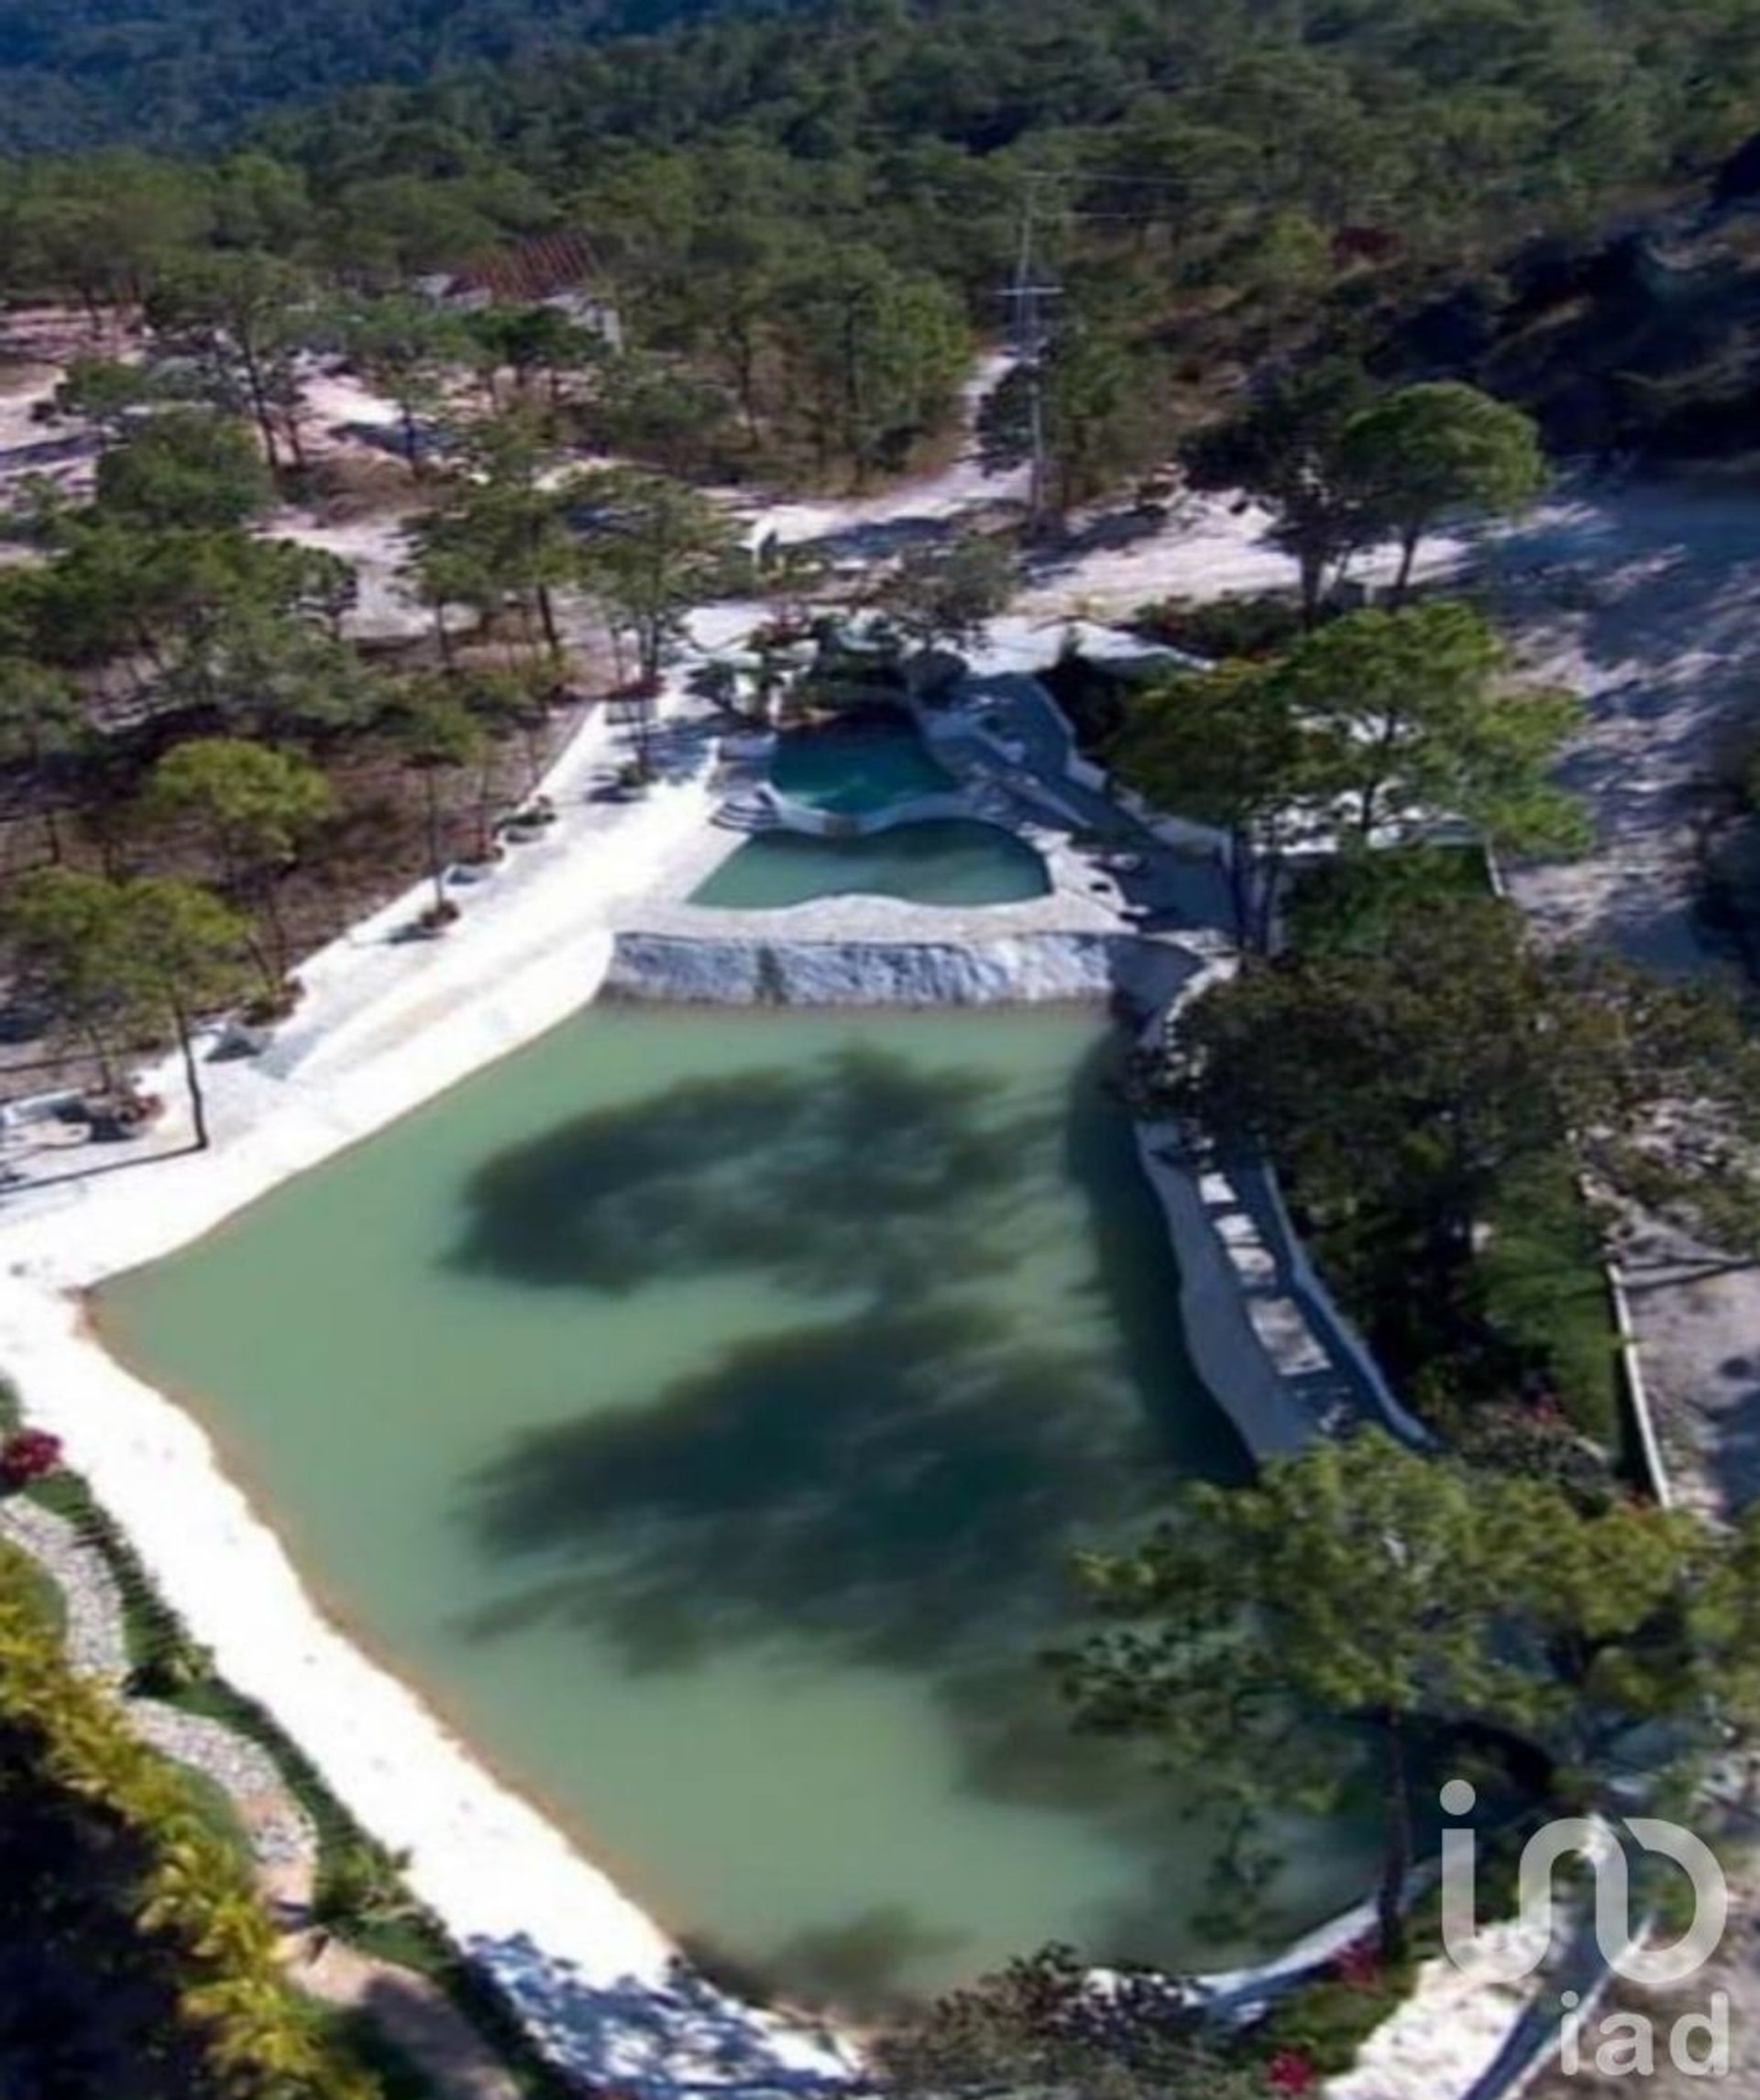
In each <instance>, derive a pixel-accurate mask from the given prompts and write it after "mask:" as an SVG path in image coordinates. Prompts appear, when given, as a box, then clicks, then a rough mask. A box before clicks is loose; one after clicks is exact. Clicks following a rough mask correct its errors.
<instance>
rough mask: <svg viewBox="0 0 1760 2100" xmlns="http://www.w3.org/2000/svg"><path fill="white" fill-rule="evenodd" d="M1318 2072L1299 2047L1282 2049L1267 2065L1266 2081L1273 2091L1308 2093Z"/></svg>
mask: <svg viewBox="0 0 1760 2100" xmlns="http://www.w3.org/2000/svg"><path fill="white" fill-rule="evenodd" d="M1317 2075H1318V2073H1316V2072H1315V2068H1314V2065H1313V2064H1312V2063H1311V2062H1309V2061H1308V2059H1307V2058H1306V2057H1305V2056H1304V2055H1303V2053H1302V2051H1300V2050H1299V2049H1280V2050H1279V2051H1277V2052H1276V2054H1275V2055H1274V2056H1273V2057H1272V2058H1271V2061H1270V2062H1269V2063H1267V2064H1266V2066H1265V2082H1266V2084H1268V2085H1269V2086H1270V2087H1271V2091H1272V2092H1273V2093H1306V2092H1309V2091H1311V2090H1312V2089H1313V2086H1314V2084H1315V2079H1316V2077H1317Z"/></svg>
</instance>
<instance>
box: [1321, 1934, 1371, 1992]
mask: <svg viewBox="0 0 1760 2100" xmlns="http://www.w3.org/2000/svg"><path fill="white" fill-rule="evenodd" d="M1332 1973H1333V1974H1334V1975H1335V1976H1337V1979H1338V1981H1339V1982H1340V1983H1341V1984H1348V1985H1350V1986H1351V1988H1352V1989H1353V1990H1359V1991H1366V1990H1370V1989H1372V1988H1373V1986H1374V1985H1377V1984H1379V1983H1380V1982H1381V1950H1380V1948H1379V1947H1377V1946H1376V1944H1375V1942H1374V1941H1373V1940H1353V1941H1351V1943H1350V1945H1349V1946H1348V1947H1347V1948H1346V1949H1345V1950H1344V1952H1342V1953H1341V1954H1340V1955H1339V1956H1338V1957H1337V1960H1336V1961H1335V1962H1334V1963H1333V1964H1332Z"/></svg>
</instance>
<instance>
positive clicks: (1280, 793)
mask: <svg viewBox="0 0 1760 2100" xmlns="http://www.w3.org/2000/svg"><path fill="white" fill-rule="evenodd" d="M1314 747H1315V739H1314V738H1313V737H1312V736H1311V735H1310V734H1309V732H1308V731H1307V729H1306V727H1305V726H1304V723H1303V722H1302V720H1300V718H1299V717H1298V716H1297V715H1296V714H1295V712H1294V711H1293V709H1291V707H1290V706H1289V704H1288V701H1287V699H1286V698H1285V697H1284V695H1283V694H1282V692H1281V691H1280V690H1279V688H1278V686H1277V684H1276V681H1275V678H1274V676H1273V673H1272V671H1271V668H1270V667H1268V666H1267V665H1263V664H1260V663H1255V662H1230V663H1224V664H1219V665H1216V668H1215V669H1214V670H1209V671H1181V672H1175V673H1172V674H1170V675H1168V676H1165V677H1161V678H1158V679H1156V681H1155V682H1154V684H1153V685H1152V686H1149V687H1144V688H1143V689H1142V690H1141V691H1140V692H1139V693H1137V694H1135V695H1133V697H1132V700H1131V705H1130V711H1129V713H1128V717H1127V719H1126V721H1125V725H1124V727H1123V728H1122V729H1121V730H1120V731H1119V732H1118V734H1117V736H1116V737H1115V738H1114V739H1113V742H1112V743H1111V744H1110V746H1109V747H1108V750H1107V753H1106V755H1107V758H1108V760H1109V761H1110V763H1111V764H1113V765H1114V766H1116V767H1117V771H1118V773H1119V775H1120V776H1121V777H1122V778H1123V779H1124V780H1125V781H1126V782H1127V784H1128V786H1132V787H1134V788H1135V789H1136V790H1137V791H1138V792H1139V794H1141V795H1143V796H1146V797H1148V799H1149V800H1150V802H1152V803H1154V804H1155V805H1156V806H1157V807H1158V808H1162V809H1167V810H1177V811H1178V812H1179V813H1180V814H1181V815H1183V816H1188V817H1193V818H1195V819H1197V820H1198V821H1199V822H1201V823H1205V824H1214V825H1216V826H1217V827H1218V828H1219V829H1220V830H1225V831H1227V834H1228V875H1229V883H1230V886H1231V889H1232V892H1233V896H1234V906H1235V922H1236V925H1237V926H1238V929H1239V930H1240V934H1241V937H1242V938H1243V939H1244V940H1248V941H1249V942H1250V943H1251V944H1252V945H1253V946H1254V947H1256V948H1258V949H1260V950H1261V951H1263V950H1266V949H1268V948H1269V947H1270V945H1271V930H1272V923H1273V918H1274V913H1275V909H1276V904H1277V897H1278V893H1279V889H1280V886H1281V884H1282V874H1283V868H1284V864H1285V861H1286V859H1287V856H1288V852H1289V850H1290V848H1291V847H1292V846H1293V844H1294V843H1295V842H1296V840H1297V839H1298V837H1299V836H1300V834H1301V832H1302V830H1303V829H1304V820H1305V809H1304V803H1305V800H1306V798H1307V797H1309V795H1310V794H1311V792H1312V790H1313V787H1314V785H1315V776H1316V771H1317V767H1316V758H1315V748H1314Z"/></svg>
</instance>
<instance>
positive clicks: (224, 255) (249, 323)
mask: <svg viewBox="0 0 1760 2100" xmlns="http://www.w3.org/2000/svg"><path fill="white" fill-rule="evenodd" d="M146 312H147V320H148V324H149V326H150V327H151V328H152V330H153V332H154V335H155V336H156V337H157V338H158V339H159V342H160V343H161V344H162V346H164V347H165V349H167V350H168V351H170V352H171V353H172V354H174V355H179V356H183V357H189V358H191V359H192V360H193V362H194V364H195V366H196V368H197V370H198V371H199V372H200V373H201V374H202V376H203V379H204V381H205V383H206V386H207V389H208V392H209V397H210V399H211V400H212V401H213V402H214V405H215V406H216V407H219V408H222V409H229V410H236V412H240V413H242V414H246V415H248V416H249V418H250V420H251V422H252V423H255V425H256V427H257V431H258V434H259V437H260V438H261V440H262V446H263V458H264V460H265V462H266V463H267V465H268V467H269V470H270V473H271V474H274V473H279V472H280V470H281V467H283V466H284V465H287V466H292V467H303V466H304V464H305V453H304V446H303V441H302V437H301V423H302V419H303V412H304V411H303V397H302V394H301V391H300V382H299V371H298V366H297V356H298V353H299V351H300V349H301V348H302V347H303V345H304V344H305V342H306V341H307V339H308V337H309V336H310V335H312V333H313V330H314V321H315V315H314V310H313V308H312V305H311V293H310V288H309V286H308V285H307V283H306V280H305V279H304V278H303V275H302V274H301V272H300V271H299V270H298V269H295V268H294V267H293V265H292V264H291V263H288V262H286V261H284V260H283V259H282V258H281V257H279V256H272V255H265V254H263V253H261V252H260V251H253V250H251V249H247V248H237V249H230V248H228V249H214V250H213V251H209V252H200V251H198V252H192V253H191V254H189V255H187V256H181V257H179V258H177V259H176V260H175V262H174V263H171V264H168V265H167V266H166V267H165V268H164V269H161V270H160V272H159V278H158V280H157V282H156V283H155V284H154V286H153V289H152V291H151V293H150V295H149V296H148V301H147V308H146Z"/></svg>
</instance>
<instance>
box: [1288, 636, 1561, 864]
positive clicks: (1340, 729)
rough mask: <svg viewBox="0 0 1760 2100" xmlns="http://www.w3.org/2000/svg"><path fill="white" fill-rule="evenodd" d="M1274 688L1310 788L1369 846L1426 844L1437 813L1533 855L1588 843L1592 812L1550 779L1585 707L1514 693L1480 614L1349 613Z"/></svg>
mask: <svg viewBox="0 0 1760 2100" xmlns="http://www.w3.org/2000/svg"><path fill="white" fill-rule="evenodd" d="M1270 684H1271V689H1272V692H1273V694H1274V696H1275V698H1277V699H1278V700H1280V701H1281V702H1282V705H1284V706H1285V707H1286V708H1288V709H1290V711H1291V713H1292V715H1293V718H1294V719H1295V720H1297V721H1299V722H1300V723H1301V724H1302V726H1303V729H1304V733H1305V735H1306V740H1307V743H1308V748H1309V752H1310V755H1311V758H1312V760H1313V765H1314V774H1315V777H1314V780H1313V782H1312V786H1313V787H1314V789H1315V791H1317V792H1319V793H1321V794H1326V793H1328V792H1330V793H1332V794H1334V795H1337V797H1339V798H1340V802H1341V805H1342V807H1343V808H1344V810H1345V811H1346V812H1347V813H1348V821H1349V823H1350V824H1351V826H1352V828H1353V829H1354V830H1355V831H1356V833H1357V836H1358V837H1359V839H1360V840H1361V841H1364V842H1365V843H1367V842H1368V841H1371V840H1375V839H1396V838H1399V837H1403V836H1405V835H1407V834H1409V833H1410V832H1412V831H1413V830H1414V829H1415V830H1417V831H1418V832H1419V833H1420V834H1422V832H1423V830H1425V828H1426V827H1427V826H1428V825H1430V824H1432V823H1433V822H1434V820H1435V819H1436V817H1437V816H1454V817H1465V818H1469V819H1471V820H1472V821H1473V822H1474V823H1475V824H1476V825H1478V827H1479V828H1480V830H1481V831H1482V832H1483V833H1484V834H1485V836H1486V837H1487V838H1489V839H1491V840H1492V841H1494V842H1495V843H1497V844H1499V845H1501V846H1505V847H1510V848H1513V849H1516V850H1519V851H1524V852H1537V851H1544V850H1549V849H1559V848H1568V847H1571V846H1575V845H1578V844H1579V843H1580V842H1581V841H1582V837H1583V820H1582V817H1581V814H1580V811H1579V808H1578V806H1577V804H1576V803H1575V801H1574V800H1573V799H1572V798H1571V797H1569V796H1568V795H1567V794H1565V793H1564V792H1563V791H1562V790H1561V789H1559V788H1557V786H1554V785H1553V783H1552V780H1551V774H1552V770H1553V768H1554V766H1555V765H1556V764H1557V758H1558V753H1559V751H1560V748H1561V746H1562V745H1563V743H1564V742H1565V740H1566V739H1567V738H1568V736H1569V734H1570V732H1571V731H1573V730H1574V729H1575V728H1576V727H1577V726H1578V724H1579V722H1580V721H1581V720H1582V707H1581V703H1580V702H1579V700H1578V699H1577V698H1576V697H1575V696H1574V695H1572V694H1569V693H1565V692H1560V691H1557V690H1552V689H1546V688H1536V687H1529V686H1519V685H1516V684H1514V683H1513V681H1512V680H1511V678H1510V675H1509V665H1508V658H1507V654H1506V653H1505V651H1504V649H1503V646H1502V643H1500V641H1499V640H1498V638H1497V636H1496V635H1495V633H1493V632H1492V631H1491V628H1490V626H1489V625H1488V624H1487V623H1486V621H1485V620H1484V618H1483V616H1482V615H1481V614H1480V613H1479V612H1478V611H1477V610H1475V609H1474V608H1473V607H1471V606H1469V605H1467V604H1464V603H1462V602H1460V601H1458V600H1451V599H1437V600H1436V601H1434V602H1432V603H1430V604H1427V605H1419V606H1410V607H1407V608H1405V609H1403V610H1400V611H1397V612H1382V611H1381V610H1367V611H1362V612H1351V613H1347V614H1345V615H1344V616H1343V617H1342V618H1340V619H1338V620H1335V621H1330V622H1329V623H1328V624H1327V625H1326V626H1325V627H1322V628H1320V629H1319V630H1317V631H1316V632H1314V633H1311V634H1309V635H1307V636H1306V637H1304V640H1303V641H1301V642H1300V643H1297V645H1296V646H1295V647H1294V648H1293V649H1292V650H1291V651H1290V653H1289V654H1288V655H1286V656H1285V657H1284V658H1283V659H1282V662H1281V663H1279V664H1278V665H1276V666H1275V668H1274V669H1273V671H1272V672H1271V674H1270Z"/></svg>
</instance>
